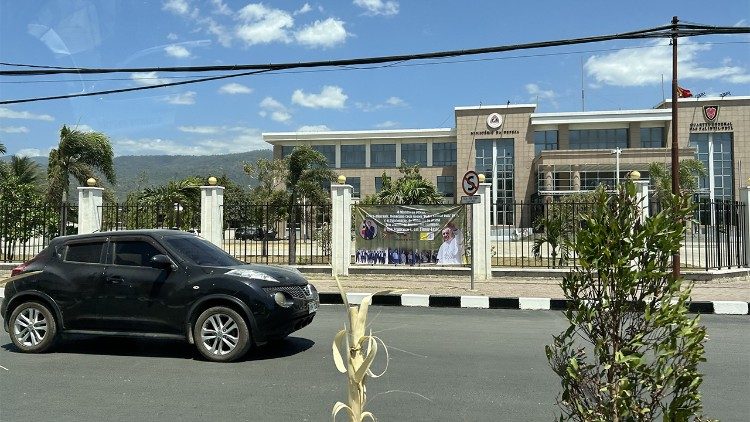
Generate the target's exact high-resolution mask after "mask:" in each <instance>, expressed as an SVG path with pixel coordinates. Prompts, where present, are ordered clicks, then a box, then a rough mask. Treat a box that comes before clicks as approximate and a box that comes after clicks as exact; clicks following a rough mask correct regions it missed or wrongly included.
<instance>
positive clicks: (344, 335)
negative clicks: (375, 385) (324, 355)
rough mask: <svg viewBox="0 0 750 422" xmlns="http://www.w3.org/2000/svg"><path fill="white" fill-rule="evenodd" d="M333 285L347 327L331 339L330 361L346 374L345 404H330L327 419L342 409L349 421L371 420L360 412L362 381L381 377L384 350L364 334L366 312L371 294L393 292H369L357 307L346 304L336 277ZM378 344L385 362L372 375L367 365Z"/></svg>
mask: <svg viewBox="0 0 750 422" xmlns="http://www.w3.org/2000/svg"><path fill="white" fill-rule="evenodd" d="M336 284H338V286H339V292H340V293H341V298H342V299H343V300H344V305H345V306H346V311H347V317H348V324H345V326H344V329H343V330H341V331H339V332H338V333H337V334H336V337H334V339H333V361H334V363H335V364H336V369H338V370H339V372H341V373H342V374H346V375H347V378H348V384H347V385H348V395H347V403H348V404H345V403H342V402H337V403H336V404H335V405H333V410H332V412H331V417H332V419H333V420H336V415H337V414H338V413H339V412H340V411H342V410H345V411H346V413H348V414H349V421H350V422H361V421H363V420H365V418H369V419H370V420H373V421H374V420H375V416H374V415H373V414H372V413H371V412H367V411H365V410H364V407H365V403H366V401H367V396H366V394H365V393H366V391H367V390H366V388H365V381H366V380H367V377H370V378H378V377H380V376H382V375H383V374H384V373H385V371H386V370H387V369H388V349H387V348H386V347H385V343H383V341H382V340H380V339H379V338H377V337H375V336H373V335H372V331H370V334H369V335H365V329H366V328H367V310H368V309H369V307H370V304H371V303H372V297H373V296H374V295H376V294H386V293H392V292H394V291H383V292H378V293H373V294H371V295H368V296H366V297H365V298H364V299H362V303H361V304H360V305H350V304H349V300H348V299H347V297H346V292H345V291H344V288H343V286H341V282H340V281H339V279H338V277H336ZM378 342H380V344H382V345H383V351H384V352H385V361H386V363H385V369H383V372H381V373H380V374H375V373H373V372H372V371H371V370H370V366H371V365H372V362H373V361H374V360H375V355H376V354H377V352H378ZM342 351H343V353H342Z"/></svg>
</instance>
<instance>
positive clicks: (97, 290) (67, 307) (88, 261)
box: [42, 238, 106, 330]
mask: <svg viewBox="0 0 750 422" xmlns="http://www.w3.org/2000/svg"><path fill="white" fill-rule="evenodd" d="M105 243H106V239H105V238H99V239H88V240H76V241H70V242H68V243H66V244H64V245H62V246H60V247H59V249H58V250H57V251H55V253H56V256H57V260H56V262H54V263H53V264H50V265H48V267H47V270H48V271H49V273H50V274H51V277H50V278H49V279H48V280H45V281H44V283H46V285H45V286H42V289H43V290H44V291H46V292H48V294H49V295H50V296H51V297H52V298H53V299H54V300H55V302H56V303H57V305H58V307H59V308H60V312H61V313H62V316H63V323H64V324H65V328H66V329H71V330H97V329H100V328H101V320H100V318H99V314H98V310H99V307H100V306H101V301H102V299H103V287H104V271H105V265H104V263H103V262H104V261H103V258H104V245H105Z"/></svg>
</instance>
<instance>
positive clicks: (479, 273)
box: [471, 183, 492, 284]
mask: <svg viewBox="0 0 750 422" xmlns="http://www.w3.org/2000/svg"><path fill="white" fill-rule="evenodd" d="M491 187H492V184H491V183H480V184H479V190H478V191H477V193H476V194H475V195H478V196H479V197H480V198H481V199H480V201H481V202H480V203H478V204H472V206H471V214H472V216H471V274H472V284H473V282H474V281H487V280H489V279H491V278H492V242H491V241H490V229H491V226H490V205H491V204H490V201H491V197H490V188H491Z"/></svg>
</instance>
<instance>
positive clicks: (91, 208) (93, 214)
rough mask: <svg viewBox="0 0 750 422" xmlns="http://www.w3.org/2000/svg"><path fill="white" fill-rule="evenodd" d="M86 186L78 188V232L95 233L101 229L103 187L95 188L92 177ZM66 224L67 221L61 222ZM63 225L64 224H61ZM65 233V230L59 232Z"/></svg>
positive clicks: (94, 181)
mask: <svg viewBox="0 0 750 422" xmlns="http://www.w3.org/2000/svg"><path fill="white" fill-rule="evenodd" d="M86 184H88V186H85V187H79V188H78V234H86V233H95V232H98V231H99V230H101V229H102V194H103V193H104V188H97V187H95V186H94V185H96V180H95V179H94V178H93V177H92V178H90V179H88V180H87V181H86ZM63 224H65V225H67V221H65V222H63ZM63 227H65V226H63ZM61 234H62V235H65V234H66V233H65V231H63V232H62V233H61Z"/></svg>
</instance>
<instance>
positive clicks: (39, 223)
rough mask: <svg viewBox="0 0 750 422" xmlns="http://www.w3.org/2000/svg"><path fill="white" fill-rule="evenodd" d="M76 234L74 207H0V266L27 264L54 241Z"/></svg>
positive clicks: (76, 208) (3, 205)
mask: <svg viewBox="0 0 750 422" xmlns="http://www.w3.org/2000/svg"><path fill="white" fill-rule="evenodd" d="M77 232H78V206H77V205H72V204H65V205H62V206H61V205H50V204H32V205H23V206H20V207H11V206H9V205H8V204H0V262H23V261H28V260H29V259H31V258H33V257H34V256H35V255H36V254H38V253H39V252H41V251H42V250H43V249H44V248H46V247H47V245H49V242H50V240H52V239H53V238H55V237H57V236H60V235H61V234H75V233H77Z"/></svg>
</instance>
